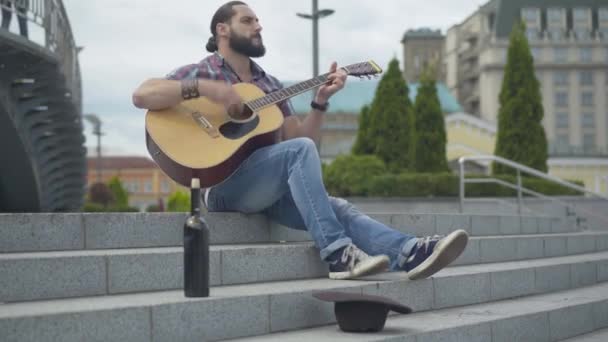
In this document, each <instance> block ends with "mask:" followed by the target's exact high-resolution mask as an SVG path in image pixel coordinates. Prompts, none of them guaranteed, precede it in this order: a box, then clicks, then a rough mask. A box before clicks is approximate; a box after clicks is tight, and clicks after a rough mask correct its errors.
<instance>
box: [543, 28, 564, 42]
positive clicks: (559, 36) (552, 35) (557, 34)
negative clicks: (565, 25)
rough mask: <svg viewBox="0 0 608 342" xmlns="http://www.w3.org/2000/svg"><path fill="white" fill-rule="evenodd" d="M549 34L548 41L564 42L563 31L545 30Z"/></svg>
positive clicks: (557, 29)
mask: <svg viewBox="0 0 608 342" xmlns="http://www.w3.org/2000/svg"><path fill="white" fill-rule="evenodd" d="M547 33H548V34H549V39H550V40H553V41H563V40H564V37H565V35H564V30H562V29H560V28H550V29H548V30H547Z"/></svg>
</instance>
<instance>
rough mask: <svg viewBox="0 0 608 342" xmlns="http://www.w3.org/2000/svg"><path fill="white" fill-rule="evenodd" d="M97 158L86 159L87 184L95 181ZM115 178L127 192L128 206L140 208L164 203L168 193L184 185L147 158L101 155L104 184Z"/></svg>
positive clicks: (143, 208) (183, 189)
mask: <svg viewBox="0 0 608 342" xmlns="http://www.w3.org/2000/svg"><path fill="white" fill-rule="evenodd" d="M97 161H98V160H97V158H95V157H90V158H88V159H87V164H88V175H87V184H88V186H90V185H91V184H93V183H96V182H98V179H99V178H98V177H99V175H98V170H99V169H98V167H97V166H98V164H97ZM115 176H116V177H118V178H119V179H120V181H121V182H122V184H123V186H124V187H125V189H126V190H127V192H128V193H129V205H130V206H133V207H137V208H139V209H140V210H142V211H144V210H145V209H146V208H147V207H148V206H150V205H158V204H159V201H162V202H163V204H164V205H165V206H166V204H167V199H168V198H169V195H170V194H171V193H172V192H174V191H176V190H182V191H185V188H184V187H182V186H181V185H179V184H177V183H175V182H174V181H172V180H171V179H170V178H169V177H168V176H166V175H165V174H164V173H163V172H162V171H161V170H160V168H158V166H157V165H156V163H154V162H153V161H152V159H150V158H148V157H139V156H131V157H122V156H121V157H102V160H101V177H100V178H101V182H102V183H106V184H107V183H108V182H109V181H110V180H111V179H112V178H113V177H115Z"/></svg>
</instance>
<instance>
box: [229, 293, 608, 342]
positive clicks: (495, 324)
mask: <svg viewBox="0 0 608 342" xmlns="http://www.w3.org/2000/svg"><path fill="white" fill-rule="evenodd" d="M566 322H567V323H566ZM607 327H608V283H602V284H598V285H592V286H587V287H582V288H577V289H572V290H566V291H559V292H554V293H549V294H540V295H532V296H527V297H521V298H516V299H508V300H501V301H495V302H489V303H483V304H475V305H470V306H466V307H456V308H446V309H438V310H433V311H428V312H419V313H417V312H414V313H412V314H409V315H391V316H390V317H388V319H387V321H386V325H385V328H384V330H383V331H381V332H378V333H374V334H354V333H345V332H342V331H340V330H339V328H338V326H337V324H332V325H328V326H323V327H317V328H309V329H301V330H292V331H286V332H277V333H272V334H266V335H260V336H254V337H245V338H237V339H234V340H233V341H235V342H237V341H240V342H246V341H251V342H253V341H268V342H273V341H287V340H288V341H337V342H339V341H354V342H357V341H389V340H390V341H396V340H399V341H404V342H415V341H417V338H424V339H425V340H426V339H430V340H433V341H435V340H442V341H444V340H445V341H448V340H450V341H451V340H457V341H521V340H526V341H528V340H529V341H558V340H563V339H566V338H568V340H567V341H572V342H574V341H579V340H580V341H581V342H582V341H591V340H586V339H585V337H592V336H594V335H601V336H608V329H605V328H607ZM598 329H604V330H599V331H598ZM582 334H588V335H582ZM572 337H574V338H572ZM569 338H572V339H569ZM594 341H595V340H594ZM597 341H599V340H597ZM564 342H566V341H564Z"/></svg>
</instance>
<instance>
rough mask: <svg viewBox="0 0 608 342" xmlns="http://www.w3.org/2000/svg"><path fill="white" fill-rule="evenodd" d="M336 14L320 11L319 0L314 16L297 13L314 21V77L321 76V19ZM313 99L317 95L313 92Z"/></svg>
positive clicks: (318, 146)
mask: <svg viewBox="0 0 608 342" xmlns="http://www.w3.org/2000/svg"><path fill="white" fill-rule="evenodd" d="M333 13H334V10H332V9H322V10H320V11H319V4H318V1H317V0H312V14H304V13H296V15H297V16H298V17H300V18H304V19H310V20H312V74H313V77H317V76H319V19H321V18H324V17H327V16H330V15H332V14H333ZM312 99H313V100H314V99H315V93H314V92H312ZM317 151H318V152H319V156H320V155H321V137H319V141H318V144H317Z"/></svg>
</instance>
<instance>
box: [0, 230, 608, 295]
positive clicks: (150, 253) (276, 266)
mask: <svg viewBox="0 0 608 342" xmlns="http://www.w3.org/2000/svg"><path fill="white" fill-rule="evenodd" d="M210 249H211V250H210V282H211V285H213V286H215V285H232V284H244V283H256V282H268V281H277V280H291V279H305V278H315V277H323V276H327V272H328V271H327V266H326V265H325V263H323V262H322V261H321V260H320V258H319V252H318V250H317V249H316V248H315V247H314V245H313V244H312V243H311V242H291V243H266V244H263V243H260V244H247V245H213V246H211V248H210ZM603 251H608V232H585V233H566V234H543V235H511V236H502V237H472V238H471V239H470V241H469V244H468V246H467V249H466V250H465V252H464V253H463V254H462V255H461V256H460V258H459V259H458V260H456V261H455V262H454V263H453V265H467V264H482V263H492V262H504V261H513V260H532V259H537V258H544V257H555V256H566V255H576V254H582V253H593V252H603ZM0 274H2V275H3V276H2V278H0V302H15V301H25V300H39V299H49V298H66V297H81V296H91V295H109V294H119V293H132V292H141V291H158V290H170V289H178V288H181V287H182V286H183V248H182V247H156V248H138V249H103V250H80V251H51V252H35V253H32V252H28V253H6V254H0Z"/></svg>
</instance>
